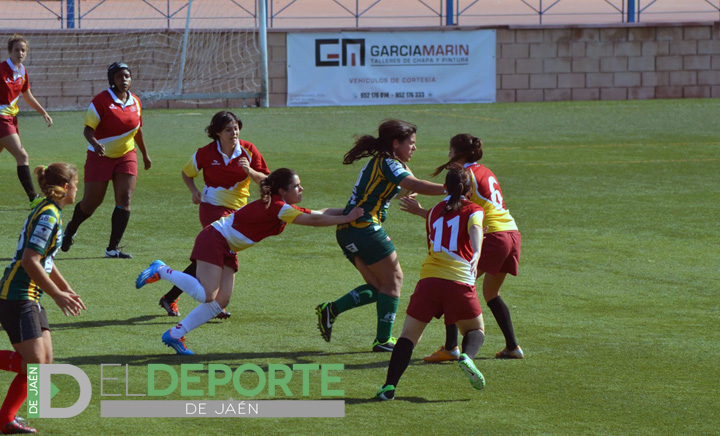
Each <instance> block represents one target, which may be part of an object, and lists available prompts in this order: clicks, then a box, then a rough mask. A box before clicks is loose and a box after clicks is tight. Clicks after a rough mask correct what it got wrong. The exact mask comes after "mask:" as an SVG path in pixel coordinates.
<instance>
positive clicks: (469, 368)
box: [458, 353, 485, 390]
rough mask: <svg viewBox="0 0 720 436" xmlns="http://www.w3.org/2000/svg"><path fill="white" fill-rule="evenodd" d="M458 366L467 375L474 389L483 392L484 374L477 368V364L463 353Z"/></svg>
mask: <svg viewBox="0 0 720 436" xmlns="http://www.w3.org/2000/svg"><path fill="white" fill-rule="evenodd" d="M458 365H459V366H460V369H462V371H463V372H464V373H465V375H466V376H467V378H468V380H470V384H471V385H472V387H474V388H475V389H477V390H481V389H482V388H484V387H485V377H483V375H482V373H481V372H480V371H479V370H478V369H477V368H476V367H475V363H474V362H473V360H472V359H471V358H469V357H468V356H467V354H465V353H463V354H461V355H460V359H458Z"/></svg>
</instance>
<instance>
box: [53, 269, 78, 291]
mask: <svg viewBox="0 0 720 436" xmlns="http://www.w3.org/2000/svg"><path fill="white" fill-rule="evenodd" d="M50 280H52V282H53V283H55V286H57V287H58V288H59V289H62V290H64V291H66V292H69V293H71V294H77V293H76V292H75V291H74V290H73V289H72V288H71V287H70V283H68V282H67V280H65V277H63V275H62V274H61V273H60V270H59V269H58V267H57V265H53V269H52V271H50Z"/></svg>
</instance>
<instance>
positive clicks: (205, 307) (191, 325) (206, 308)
mask: <svg viewBox="0 0 720 436" xmlns="http://www.w3.org/2000/svg"><path fill="white" fill-rule="evenodd" d="M220 312H222V307H220V305H219V304H218V302H217V301H215V300H213V301H211V302H209V303H203V304H201V305H199V306H198V307H196V308H195V309H193V310H191V311H190V313H188V314H187V316H186V317H185V319H183V320H182V321H180V322H179V323H178V325H176V326H175V327H174V328H171V329H170V336H172V337H173V338H175V339H180V338H182V337H183V336H185V335H186V334H188V333H189V332H191V331H192V330H194V329H196V328H198V327H200V326H201V325H203V324H205V323H206V322H208V321H210V320H211V319H213V318H215V316H216V315H217V314H218V313H220Z"/></svg>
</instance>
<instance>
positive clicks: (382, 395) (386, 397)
mask: <svg viewBox="0 0 720 436" xmlns="http://www.w3.org/2000/svg"><path fill="white" fill-rule="evenodd" d="M375 398H377V399H379V400H380V401H390V400H394V399H395V386H393V385H385V386H383V387H381V388H380V390H378V391H377V393H376V394H375Z"/></svg>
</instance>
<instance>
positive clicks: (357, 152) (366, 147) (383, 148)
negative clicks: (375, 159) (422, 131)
mask: <svg viewBox="0 0 720 436" xmlns="http://www.w3.org/2000/svg"><path fill="white" fill-rule="evenodd" d="M416 132H417V126H416V125H415V124H412V123H408V122H407V121H400V120H393V119H389V120H385V121H383V122H382V123H380V126H379V127H378V137H377V138H376V137H374V136H372V135H363V136H359V137H358V136H355V145H353V148H351V149H350V151H348V152H347V153H345V157H344V158H343V164H345V165H350V164H351V163H353V162H355V161H356V160H359V159H362V158H364V157H367V156H381V157H389V158H394V157H395V152H394V151H393V141H394V140H396V139H397V140H398V141H405V140H406V139H408V138H409V137H411V136H412V135H413V134H414V133H416Z"/></svg>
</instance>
